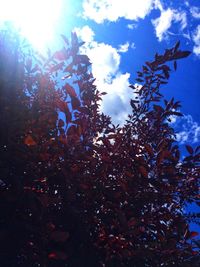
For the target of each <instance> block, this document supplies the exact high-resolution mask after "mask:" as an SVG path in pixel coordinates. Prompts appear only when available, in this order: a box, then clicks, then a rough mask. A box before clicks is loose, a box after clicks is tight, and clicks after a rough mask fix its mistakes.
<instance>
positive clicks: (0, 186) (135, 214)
mask: <svg viewBox="0 0 200 267" xmlns="http://www.w3.org/2000/svg"><path fill="white" fill-rule="evenodd" d="M63 40H64V43H65V47H64V48H63V49H61V50H60V51H57V52H55V53H53V54H51V53H50V54H49V55H48V58H44V57H42V56H40V55H38V54H36V53H35V52H33V51H31V50H30V51H27V52H23V50H22V49H21V46H22V45H21V43H20V39H18V36H17V35H15V34H14V35H11V36H10V34H9V33H6V34H5V35H3V34H1V38H0V42H1V43H0V44H1V51H0V59H1V62H2V64H1V69H0V81H1V85H0V108H1V116H2V120H1V125H0V127H1V128H0V135H1V138H0V147H1V154H0V168H1V175H2V178H1V180H0V192H1V201H0V203H1V204H0V205H1V218H0V224H1V230H0V241H1V242H0V244H1V254H0V255H1V262H2V264H3V266H9V267H12V266H13V267H14V266H15V267H16V266H20V267H22V266H26V267H27V266H30V267H31V266H42V267H53V266H70V267H75V266H85V267H89V266H105V267H112V266H117V267H121V266H128V267H129V266H132V267H140V266H146V267H147V266H149V267H151V266H155V267H156V266H180V267H184V266H191V263H192V262H193V266H194V265H195V264H196V266H197V265H198V261H199V256H198V253H199V252H198V250H195V248H194V243H193V242H191V240H192V238H193V237H195V236H196V235H197V233H196V232H191V231H190V230H189V224H188V222H189V220H190V219H191V218H188V217H187V216H186V215H185V214H184V212H183V208H184V205H185V204H186V203H187V202H196V203H197V204H199V178H200V177H199V174H200V169H199V161H200V154H199V150H200V147H197V148H196V149H193V148H192V147H191V146H189V145H188V146H187V147H186V148H187V150H188V156H187V157H185V158H184V159H183V160H181V157H180V151H179V147H178V144H177V143H176V141H175V132H174V129H173V128H172V127H171V125H170V123H169V121H170V116H172V115H174V116H181V113H180V112H179V108H180V102H176V101H175V100H174V99H173V98H172V99H171V100H169V101H168V100H165V99H164V97H163V95H162V94H161V92H160V87H162V85H163V84H166V83H167V80H168V79H169V75H170V71H171V69H170V68H171V66H170V63H171V62H172V63H173V66H174V69H175V70H176V68H177V63H176V60H178V59H181V58H184V57H187V56H188V55H189V54H190V53H189V52H188V51H181V50H180V49H179V43H177V44H176V46H175V47H173V48H172V49H167V50H166V51H165V53H164V54H163V55H157V54H156V55H155V59H154V61H152V62H146V63H145V65H144V66H143V67H142V71H140V72H138V79H137V82H139V83H140V84H141V87H137V86H135V85H130V87H131V88H132V89H133V99H132V100H131V102H130V105H131V107H132V113H131V114H130V115H129V118H128V120H127V121H126V123H125V124H124V125H123V126H116V125H113V124H112V122H111V118H109V117H108V116H106V115H104V114H102V113H100V111H99V105H100V101H101V98H102V95H104V94H105V93H102V92H100V91H98V89H97V88H96V86H95V85H94V78H93V76H92V74H91V73H90V72H89V70H88V69H89V66H90V62H89V59H88V58H87V56H85V55H80V54H79V47H80V46H81V45H82V43H79V41H78V39H77V37H76V34H74V33H73V34H72V36H71V42H70V43H69V41H68V40H67V39H66V38H65V37H64V36H63ZM61 78H62V79H61ZM192 216H193V219H194V220H196V221H197V222H198V215H197V214H192Z"/></svg>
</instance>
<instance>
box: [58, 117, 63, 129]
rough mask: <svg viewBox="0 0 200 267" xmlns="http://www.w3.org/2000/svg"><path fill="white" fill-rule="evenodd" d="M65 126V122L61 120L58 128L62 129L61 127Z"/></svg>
mask: <svg viewBox="0 0 200 267" xmlns="http://www.w3.org/2000/svg"><path fill="white" fill-rule="evenodd" d="M64 125H65V123H64V121H63V120H61V119H60V120H59V121H58V127H59V128H61V127H63V126H64Z"/></svg>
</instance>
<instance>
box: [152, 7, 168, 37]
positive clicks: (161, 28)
mask: <svg viewBox="0 0 200 267" xmlns="http://www.w3.org/2000/svg"><path fill="white" fill-rule="evenodd" d="M172 20H173V11H172V10H171V9H170V8H168V9H167V10H165V11H162V12H161V15H160V17H159V18H157V19H155V20H153V21H152V23H153V25H154V27H155V30H156V36H157V37H158V39H159V41H162V39H163V37H164V34H165V33H166V31H167V30H168V29H169V28H170V27H171V24H172Z"/></svg>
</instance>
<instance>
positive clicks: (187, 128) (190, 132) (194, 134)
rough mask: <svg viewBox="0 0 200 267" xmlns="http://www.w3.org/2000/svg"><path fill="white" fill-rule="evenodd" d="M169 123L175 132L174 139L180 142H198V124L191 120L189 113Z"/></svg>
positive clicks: (199, 135)
mask: <svg viewBox="0 0 200 267" xmlns="http://www.w3.org/2000/svg"><path fill="white" fill-rule="evenodd" d="M176 118H177V117H176ZM171 123H172V125H173V126H174V128H175V130H176V132H177V133H176V139H177V141H178V142H179V143H180V144H185V143H187V142H190V143H197V142H200V125H199V124H198V123H197V122H195V121H194V120H193V118H192V116H191V115H185V116H183V117H181V118H177V119H176V120H172V122H171Z"/></svg>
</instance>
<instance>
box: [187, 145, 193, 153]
mask: <svg viewBox="0 0 200 267" xmlns="http://www.w3.org/2000/svg"><path fill="white" fill-rule="evenodd" d="M185 147H186V149H187V151H188V152H189V153H190V154H193V153H194V150H193V148H192V147H191V146H189V145H186V146H185Z"/></svg>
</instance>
